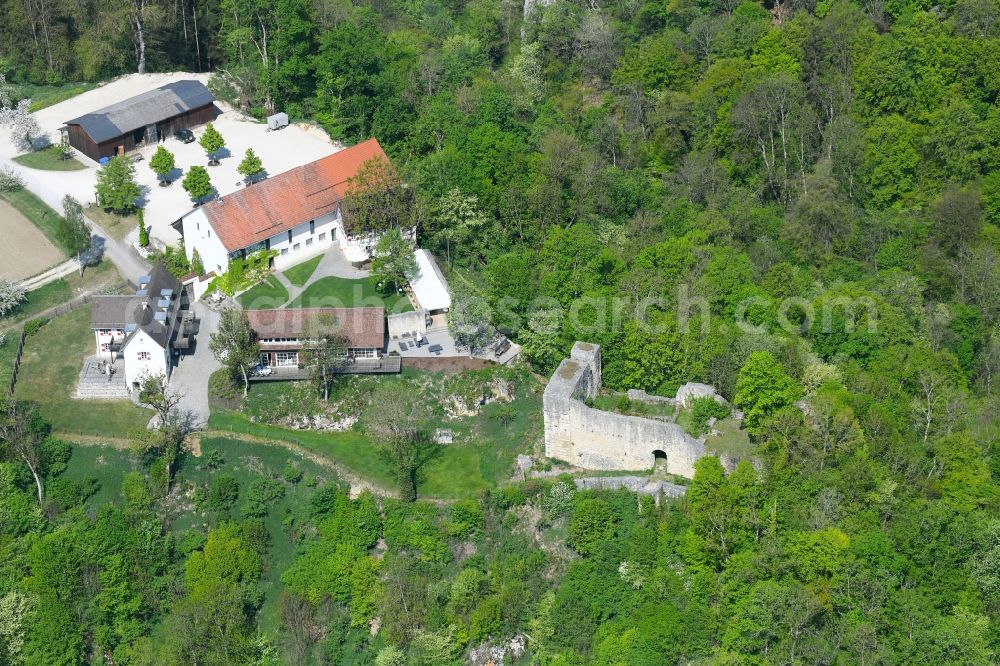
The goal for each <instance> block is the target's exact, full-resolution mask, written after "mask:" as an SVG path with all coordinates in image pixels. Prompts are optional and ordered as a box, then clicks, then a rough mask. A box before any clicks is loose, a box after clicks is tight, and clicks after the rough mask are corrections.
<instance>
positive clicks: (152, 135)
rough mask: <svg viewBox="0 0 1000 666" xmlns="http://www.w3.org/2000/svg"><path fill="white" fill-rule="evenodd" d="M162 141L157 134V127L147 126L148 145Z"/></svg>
mask: <svg viewBox="0 0 1000 666" xmlns="http://www.w3.org/2000/svg"><path fill="white" fill-rule="evenodd" d="M159 140H160V137H159V135H158V134H157V133H156V125H147V126H146V144H147V145H148V144H151V143H156V142H158V141H159Z"/></svg>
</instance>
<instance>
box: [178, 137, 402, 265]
mask: <svg viewBox="0 0 1000 666" xmlns="http://www.w3.org/2000/svg"><path fill="white" fill-rule="evenodd" d="M371 159H381V160H386V161H388V160H389V158H388V157H387V156H386V154H385V152H384V151H383V150H382V146H380V145H379V143H378V141H377V140H376V139H369V140H367V141H365V142H363V143H359V144H357V145H356V146H351V147H350V148H345V149H344V150H341V151H340V152H337V153H334V154H333V155H329V156H327V157H324V158H322V159H319V160H316V161H315V162H310V163H309V164H304V165H302V166H300V167H296V168H294V169H292V170H290V171H286V172H284V173H280V174H278V175H276V176H272V177H270V178H268V179H266V180H263V181H260V182H258V183H256V184H254V185H250V186H248V187H246V188H244V189H242V190H239V191H237V192H233V193H232V194H228V195H226V196H224V197H221V198H218V199H216V200H214V201H211V202H209V203H207V204H205V205H203V206H201V207H200V208H197V209H195V210H194V211H192V212H191V213H189V214H187V215H186V216H184V217H183V218H181V220H179V222H180V226H181V233H182V234H183V236H184V249H185V251H186V252H187V255H188V258H189V259H190V258H191V257H192V256H193V254H194V251H195V250H197V251H198V254H199V255H200V256H201V259H202V263H203V264H204V266H205V270H208V271H215V272H216V273H219V274H221V273H223V272H224V271H225V270H226V267H227V266H228V265H229V261H230V259H235V258H238V257H245V256H246V255H247V254H250V253H252V252H255V251H257V250H261V249H271V250H275V251H276V252H277V253H278V256H277V257H275V259H274V268H276V269H278V270H283V269H285V268H287V267H289V266H292V265H294V264H297V263H299V262H301V261H303V260H305V259H308V258H310V257H312V256H315V255H316V254H318V253H320V252H323V251H325V250H326V249H328V248H330V247H332V246H334V245H338V246H339V247H340V248H341V249H342V250H343V252H344V254H345V255H346V257H347V259H348V260H349V261H351V262H354V263H361V262H364V261H366V260H367V259H368V258H369V257H370V254H371V248H372V247H373V246H374V245H375V242H376V240H377V239H375V238H372V237H351V236H347V235H346V234H345V233H344V225H343V220H342V218H341V213H340V202H341V200H342V199H343V198H344V197H345V196H346V195H347V190H348V186H349V185H348V181H349V180H350V179H351V178H352V177H353V176H354V175H355V174H357V172H358V170H359V169H360V168H361V165H362V164H364V163H365V162H367V161H369V160H371Z"/></svg>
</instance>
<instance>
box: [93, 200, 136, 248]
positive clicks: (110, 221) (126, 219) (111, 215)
mask: <svg viewBox="0 0 1000 666" xmlns="http://www.w3.org/2000/svg"><path fill="white" fill-rule="evenodd" d="M83 214H84V215H86V216H87V217H89V218H90V219H91V220H93V221H94V222H96V223H97V224H98V225H99V226H100V227H101V228H102V229H104V231H106V232H107V233H108V234H109V235H110V236H111V237H112V238H114V239H116V240H121V239H122V238H125V237H126V236H128V233H129V232H130V231H132V230H133V229H135V228H137V227H138V226H139V218H137V217H136V216H135V215H134V214H133V215H119V214H118V213H115V212H112V211H110V210H104V209H103V208H101V207H99V206H87V208H85V209H84V211H83Z"/></svg>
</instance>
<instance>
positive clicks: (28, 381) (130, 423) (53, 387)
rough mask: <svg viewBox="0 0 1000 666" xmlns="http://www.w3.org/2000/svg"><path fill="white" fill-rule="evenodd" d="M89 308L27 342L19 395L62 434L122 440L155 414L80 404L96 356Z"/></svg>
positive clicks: (121, 403) (123, 405) (122, 404)
mask: <svg viewBox="0 0 1000 666" xmlns="http://www.w3.org/2000/svg"><path fill="white" fill-rule="evenodd" d="M90 309H91V306H90V305H85V306H83V307H81V308H78V309H76V310H74V311H72V312H70V313H68V314H65V315H62V316H60V317H56V318H55V319H53V320H52V321H50V322H49V323H48V324H46V325H45V326H43V327H42V328H41V330H39V331H38V333H36V334H35V335H33V336H31V337H30V338H28V339H27V340H26V341H25V343H24V353H23V354H22V355H21V370H20V372H19V373H18V379H17V388H16V390H15V392H14V393H15V395H16V396H17V397H18V398H20V399H22V400H30V401H32V402H35V403H37V404H38V406H39V410H40V411H41V414H42V416H44V417H45V418H46V419H47V420H48V421H49V423H51V424H52V429H53V430H56V431H58V432H63V433H70V434H78V435H86V436H96V437H101V436H105V437H115V438H121V437H124V436H125V435H126V433H127V432H128V431H129V430H130V429H131V428H144V427H145V426H146V423H147V422H148V421H149V419H150V417H151V416H152V415H153V414H152V412H151V411H149V410H147V409H143V408H141V407H136V406H135V405H134V404H132V403H131V402H130V401H128V400H114V401H111V400H76V399H74V398H73V397H72V395H73V393H74V392H75V390H76V383H77V380H78V378H79V376H80V369H81V367H82V366H83V359H84V358H86V357H87V356H88V355H89V354H93V353H94V333H93V331H91V330H90Z"/></svg>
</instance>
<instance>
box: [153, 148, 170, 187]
mask: <svg viewBox="0 0 1000 666" xmlns="http://www.w3.org/2000/svg"><path fill="white" fill-rule="evenodd" d="M175 166H176V162H175V160H174V154H173V153H172V152H170V151H169V150H167V149H166V148H164V147H163V146H157V147H156V152H155V153H153V156H152V157H151V158H149V168H150V169H152V170H153V173H155V174H156V177H157V178H158V179H159V181H160V185H167V184H169V183H170V181H169V180H168V179H169V177H170V172H171V171H173V170H174V167H175Z"/></svg>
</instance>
